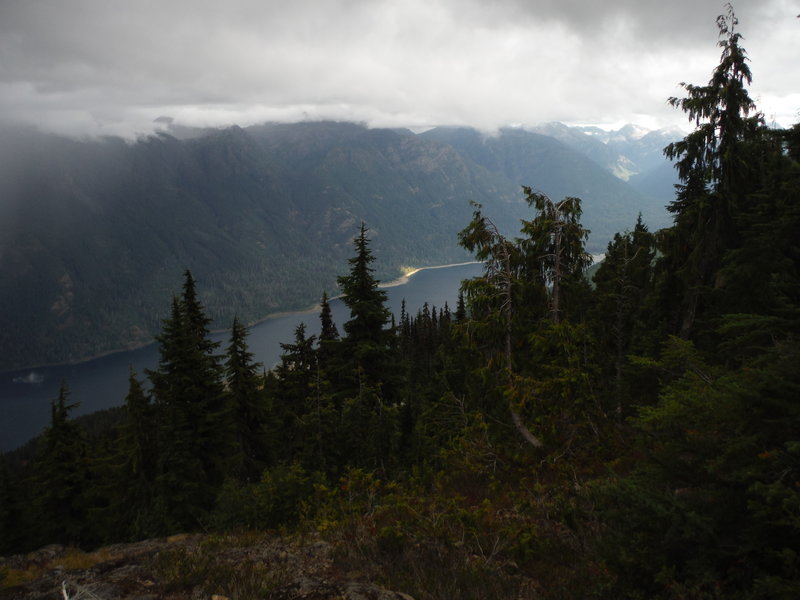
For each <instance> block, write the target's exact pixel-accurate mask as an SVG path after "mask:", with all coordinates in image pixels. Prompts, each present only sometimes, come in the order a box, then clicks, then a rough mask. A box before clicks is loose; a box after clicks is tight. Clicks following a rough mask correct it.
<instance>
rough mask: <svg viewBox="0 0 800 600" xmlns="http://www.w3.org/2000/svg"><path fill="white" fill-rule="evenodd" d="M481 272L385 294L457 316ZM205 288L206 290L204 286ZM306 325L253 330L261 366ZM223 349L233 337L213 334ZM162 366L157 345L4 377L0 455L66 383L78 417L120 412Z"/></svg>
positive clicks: (293, 319) (265, 324)
mask: <svg viewBox="0 0 800 600" xmlns="http://www.w3.org/2000/svg"><path fill="white" fill-rule="evenodd" d="M479 272H480V265H478V264H468V265H456V266H448V267H439V268H432V269H424V270H421V271H419V272H417V273H415V274H414V275H413V276H412V277H410V278H409V279H408V281H407V282H406V283H404V284H402V285H396V286H392V287H387V288H385V291H386V294H387V296H388V306H389V309H390V310H391V311H392V312H393V313H394V314H395V315H396V316H397V317H399V315H400V305H401V303H402V301H403V300H405V302H406V310H407V312H408V313H410V314H411V315H415V314H416V313H417V311H418V310H419V309H421V308H422V305H423V304H424V303H425V302H428V304H429V305H432V306H436V307H437V308H442V307H443V306H444V304H445V302H447V304H448V305H449V306H450V308H451V309H452V310H455V305H456V300H457V298H458V289H459V286H460V284H461V280H462V279H466V278H468V277H472V276H474V275H477V274H478V273H479ZM201 285H202V284H201ZM331 310H332V312H333V319H334V322H335V323H336V326H337V327H338V328H339V333H342V331H343V324H344V322H345V321H347V320H348V319H349V311H348V310H347V307H346V306H344V304H343V303H342V302H341V301H340V300H332V301H331ZM300 323H305V324H306V335H315V334H317V333H319V313H318V312H316V311H315V312H306V313H292V314H287V315H282V316H278V317H273V318H269V319H266V320H265V321H262V322H261V323H259V324H258V325H255V326H254V327H253V328H252V329H251V330H250V335H249V337H248V345H249V347H250V351H251V352H253V354H254V355H255V357H256V360H257V361H259V362H261V363H263V364H264V365H265V366H267V367H271V366H273V365H275V364H276V363H277V362H278V361H279V359H280V354H281V347H280V344H281V342H283V343H288V342H292V341H293V340H294V330H295V328H296V327H297V326H298V325H299V324H300ZM213 337H214V339H215V340H218V341H221V342H222V346H221V348H224V347H225V346H226V345H227V343H228V334H227V333H219V334H214V336H213ZM157 364H158V347H157V346H156V345H155V344H152V345H150V346H147V347H145V348H140V349H138V350H132V351H129V352H118V353H116V354H111V355H109V356H104V357H102V358H97V359H94V360H90V361H87V362H84V363H79V364H77V365H65V366H60V367H45V368H41V369H33V370H31V369H25V370H22V371H16V372H11V373H0V452H3V451H7V450H11V449H14V448H17V447H18V446H20V445H22V444H24V443H25V442H26V441H28V440H29V439H31V438H32V437H34V436H35V435H37V434H38V433H40V432H41V430H42V428H43V427H44V426H45V425H47V423H48V421H49V419H50V401H51V400H52V399H54V398H56V397H57V396H58V388H59V385H60V384H61V381H62V380H66V381H67V384H68V385H69V388H70V390H71V393H72V395H71V400H72V401H73V402H80V406H79V407H78V408H77V409H76V410H75V411H74V412H73V415H74V416H77V415H81V414H86V413H90V412H94V411H97V410H101V409H104V408H110V407H112V406H119V405H121V404H122V403H123V402H124V400H125V395H126V394H127V392H128V370H129V368H130V367H133V368H134V369H135V370H136V372H137V373H138V374H139V375H140V377H141V376H142V374H143V373H144V370H145V369H153V368H155V367H156V365H157Z"/></svg>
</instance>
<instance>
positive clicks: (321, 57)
mask: <svg viewBox="0 0 800 600" xmlns="http://www.w3.org/2000/svg"><path fill="white" fill-rule="evenodd" d="M735 10H736V14H737V16H738V17H739V20H740V26H739V29H740V30H741V32H742V33H743V35H744V36H745V41H744V43H743V45H744V47H745V48H746V49H747V50H748V53H749V55H750V58H751V60H752V69H753V72H754V76H755V78H754V82H753V86H752V88H751V92H752V94H753V95H754V97H755V98H757V100H758V101H759V108H760V109H761V110H763V111H764V112H765V114H766V115H767V117H768V118H774V119H776V120H778V121H779V122H781V123H782V124H784V125H789V124H791V123H793V122H795V121H797V120H798V110H800V94H798V91H799V90H800V85H798V84H800V72H799V71H798V69H797V68H796V66H795V65H794V63H795V61H796V57H797V56H800V19H797V18H796V15H797V13H798V6H797V4H796V2H793V1H790V0H745V1H743V2H739V3H738V5H737V6H735ZM723 11H724V6H723V5H722V3H719V4H717V2H714V1H710V0H699V1H698V0H672V1H671V2H663V1H660V0H607V1H606V2H585V1H584V0H498V1H496V2H493V3H491V4H489V3H486V2H481V1H479V0H460V1H459V0H438V1H437V0H402V1H396V0H365V1H361V0H298V1H296V2H291V3H286V2H275V1H272V0H269V1H265V0H234V1H229V2H226V3H220V2H207V1H205V0H192V1H190V0H173V1H170V2H154V1H149V0H138V1H137V2H127V1H124V0H105V1H102V0H71V1H70V2H62V1H60V0H46V1H37V2H16V1H14V0H0V115H3V117H2V118H3V119H4V120H6V121H12V122H18V123H28V124H35V125H37V126H39V127H41V128H43V129H46V130H51V131H57V132H61V133H68V134H77V135H85V134H89V135H96V134H112V135H123V136H128V137H130V136H134V135H137V134H144V133H148V132H150V131H152V130H153V129H154V128H155V127H157V126H158V125H157V124H156V123H155V122H154V121H155V119H157V118H158V117H159V116H163V115H168V116H170V117H172V118H174V119H175V121H176V122H178V123H181V124H185V125H198V126H209V125H210V126H216V125H228V124H232V123H237V124H239V125H247V124H251V123H256V122H263V121H298V120H304V119H322V118H329V119H340V120H353V121H360V122H365V123H367V124H370V125H374V126H404V127H420V128H422V127H430V126H435V125H460V124H463V125H471V126H475V127H478V128H482V129H487V130H491V129H494V128H497V127H500V126H504V125H507V124H512V123H538V122H543V121H551V120H560V121H565V122H583V123H595V124H607V125H613V124H619V123H624V122H636V123H640V124H643V125H646V126H664V125H673V124H676V123H680V124H683V123H685V122H686V121H685V118H684V117H683V116H682V115H681V114H680V113H679V112H677V111H676V110H675V109H672V108H670V107H668V106H667V105H666V98H667V97H669V96H672V95H680V92H681V91H680V88H679V87H678V83H679V82H681V81H688V82H692V83H705V82H706V81H707V80H708V78H709V76H710V73H711V70H712V69H713V68H714V66H716V64H717V61H718V58H719V49H718V48H717V47H716V41H717V28H716V24H715V18H716V16H717V14H719V13H721V12H723Z"/></svg>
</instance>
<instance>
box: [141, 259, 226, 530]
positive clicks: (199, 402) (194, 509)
mask: <svg viewBox="0 0 800 600" xmlns="http://www.w3.org/2000/svg"><path fill="white" fill-rule="evenodd" d="M209 323H210V319H209V318H208V317H207V316H206V315H205V312H204V311H203V308H202V305H201V304H200V301H199V299H198V298H197V292H196V289H195V281H194V278H193V277H192V274H191V273H190V272H189V271H188V270H187V271H186V272H185V274H184V284H183V292H182V295H181V297H180V298H173V302H172V309H171V313H170V317H169V318H168V319H166V320H165V321H164V325H163V328H162V333H161V334H160V335H159V336H157V337H156V339H157V340H158V342H159V352H160V360H159V366H158V369H157V370H155V371H148V377H149V378H150V380H151V382H152V384H153V396H154V398H155V402H156V407H157V411H158V416H159V420H160V423H159V441H158V446H159V464H158V475H157V503H158V510H159V512H160V514H161V515H162V516H163V518H164V524H163V527H164V529H166V530H171V529H174V528H181V529H184V528H192V527H196V526H197V524H198V522H199V520H200V519H201V518H202V515H203V514H204V512H205V511H206V510H208V509H209V508H210V507H211V506H212V504H213V499H214V495H215V490H216V488H217V487H218V486H219V485H220V484H221V482H222V479H223V476H224V468H223V460H222V456H223V455H224V452H221V450H222V449H223V448H224V447H225V442H226V440H227V439H228V433H229V430H228V427H227V424H228V418H227V415H226V414H225V406H224V390H223V385H222V366H221V364H220V359H221V357H220V356H219V355H217V354H215V351H216V349H217V347H218V346H219V344H218V343H217V342H213V341H211V339H210V337H209V329H208V326H209Z"/></svg>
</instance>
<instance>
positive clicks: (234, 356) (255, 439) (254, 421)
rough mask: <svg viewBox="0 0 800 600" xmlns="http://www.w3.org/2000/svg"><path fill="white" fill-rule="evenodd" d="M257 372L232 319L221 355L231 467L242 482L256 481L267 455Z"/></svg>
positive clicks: (244, 337)
mask: <svg viewBox="0 0 800 600" xmlns="http://www.w3.org/2000/svg"><path fill="white" fill-rule="evenodd" d="M260 370H261V364H260V363H257V362H255V361H254V360H253V353H252V352H250V351H249V350H248V348H247V329H246V328H245V326H244V325H243V324H242V322H241V321H239V318H238V317H234V319H233V325H232V327H231V337H230V344H229V345H228V348H227V351H226V353H225V382H226V384H227V385H226V399H227V402H228V405H229V408H228V410H229V413H230V415H231V417H232V420H233V435H234V443H233V448H232V449H231V453H232V458H231V466H232V469H233V472H234V474H235V476H236V477H237V478H238V479H240V480H242V481H244V482H255V481H258V479H259V476H260V474H261V471H262V470H263V468H264V466H265V465H266V463H267V461H268V460H269V458H270V454H271V453H270V452H269V442H270V440H268V438H267V436H268V435H269V433H270V431H269V429H270V428H269V426H268V423H267V419H268V415H267V412H266V409H267V407H266V395H265V393H264V391H263V388H262V380H261V377H260V375H259V371H260ZM273 433H274V432H273Z"/></svg>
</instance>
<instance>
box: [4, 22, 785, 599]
mask: <svg viewBox="0 0 800 600" xmlns="http://www.w3.org/2000/svg"><path fill="white" fill-rule="evenodd" d="M718 24H719V28H720V48H721V60H720V63H719V65H718V66H717V67H716V68H715V69H714V70H713V73H712V76H711V79H710V80H709V82H708V83H707V84H705V85H692V84H685V85H684V91H685V96H684V97H681V98H672V99H670V102H671V104H673V105H674V106H675V107H676V108H677V109H679V110H682V111H684V112H685V113H686V115H687V117H688V118H689V119H690V121H691V122H693V123H694V124H695V129H694V131H693V132H692V133H690V134H688V135H687V136H686V137H685V138H684V139H683V140H681V141H678V142H675V143H673V144H670V145H669V146H668V147H667V148H666V149H665V152H666V154H667V155H668V156H669V157H670V158H672V159H673V160H674V161H675V165H676V168H677V170H678V173H679V176H680V181H681V183H680V185H679V186H678V187H677V191H676V196H675V199H674V201H673V202H672V203H671V204H670V205H669V210H670V212H671V214H672V215H673V224H672V225H671V226H670V227H667V228H665V229H662V230H659V231H650V230H649V229H648V227H647V226H646V225H645V224H644V222H643V221H642V219H639V220H635V219H632V222H631V224H630V229H629V230H626V231H624V232H620V233H618V234H617V235H615V236H614V238H613V240H612V241H611V242H610V243H609V244H608V248H607V251H606V255H605V260H604V261H603V262H602V264H601V265H600V267H599V269H597V270H596V271H595V272H594V274H593V276H592V279H591V280H590V279H589V278H588V277H587V275H586V273H587V266H588V264H589V262H590V261H589V256H588V255H587V252H586V248H585V243H586V239H587V235H588V231H587V229H586V228H585V227H584V226H583V225H582V223H581V214H582V207H581V201H580V199H578V198H575V197H565V198H563V199H561V200H557V199H554V198H551V197H549V196H548V195H546V194H544V193H542V192H540V191H538V190H537V189H536V188H534V187H524V188H523V190H522V192H523V195H524V199H525V200H526V202H527V205H528V207H529V216H528V218H526V219H523V220H522V222H521V224H520V228H519V234H518V236H516V237H513V238H512V237H508V236H506V235H505V234H504V233H503V232H502V231H501V230H500V229H499V228H498V227H496V226H495V222H494V221H493V219H492V215H491V214H488V211H486V210H485V209H484V207H482V206H480V205H477V204H476V205H474V206H473V209H474V212H473V215H472V220H471V221H470V222H469V223H465V227H464V228H463V230H462V231H461V233H460V234H459V242H460V243H461V245H462V246H463V247H464V248H465V249H466V250H468V251H469V252H471V253H472V254H473V255H474V256H475V257H476V259H477V260H480V261H482V262H483V264H484V266H485V269H484V272H483V275H482V276H480V277H477V278H474V279H472V280H468V281H465V282H464V283H463V286H462V294H461V296H460V299H459V302H458V305H457V306H455V307H448V306H443V307H433V306H430V307H429V306H425V307H424V308H423V309H422V310H420V311H419V312H418V313H417V314H414V315H412V314H407V313H406V312H405V311H403V312H402V313H401V314H400V315H391V314H390V313H389V312H388V310H387V309H386V307H385V304H384V300H385V298H384V295H383V292H382V291H381V290H380V289H379V288H378V281H377V280H376V278H375V274H374V271H373V268H372V266H371V265H372V263H373V261H374V259H375V256H374V254H373V249H372V247H371V246H370V242H371V239H370V235H369V229H368V228H367V227H366V226H365V225H362V227H361V230H360V233H359V235H358V236H357V237H356V238H355V241H354V248H353V254H352V257H351V258H350V260H349V268H348V270H347V272H346V274H344V275H341V276H340V277H339V285H340V288H341V290H342V292H343V299H344V302H345V303H346V305H347V307H348V308H349V309H350V319H349V320H348V321H347V322H345V323H333V322H332V320H331V317H330V312H329V310H328V306H327V298H323V299H322V311H321V313H320V319H321V325H322V327H321V332H320V334H319V336H308V335H307V334H306V331H305V328H304V327H303V326H300V327H298V328H297V330H296V332H295V338H294V339H293V340H290V341H287V342H286V343H285V344H283V346H282V347H283V350H284V352H283V356H282V360H281V363H280V365H279V366H278V367H276V368H275V369H274V370H272V371H269V372H264V370H263V368H262V367H261V366H260V365H258V364H256V363H255V362H254V359H253V356H252V354H251V353H249V352H248V348H247V331H246V328H245V327H244V326H243V325H242V324H241V323H240V322H239V321H238V320H234V322H233V327H232V331H231V335H230V341H229V343H228V345H227V346H226V347H224V348H220V347H217V346H216V345H215V344H214V343H212V342H210V341H209V337H208V333H209V318H208V316H207V315H206V312H205V309H204V307H203V305H202V303H201V302H200V300H199V294H198V287H199V286H200V285H202V281H198V282H196V281H195V279H194V277H193V275H192V273H191V272H189V271H187V272H186V273H185V275H184V281H183V287H182V291H181V293H180V294H179V295H178V296H176V297H175V298H173V299H172V303H171V306H170V311H169V316H168V317H167V318H166V319H165V320H164V321H163V325H162V329H161V333H160V335H159V336H158V338H157V339H158V342H159V344H160V362H159V365H158V367H157V368H156V369H154V370H153V371H151V372H147V373H141V374H139V373H131V376H130V390H129V392H128V396H127V398H126V401H125V407H124V411H123V416H122V418H121V419H120V422H119V424H118V425H117V426H116V427H114V428H113V429H111V430H108V431H105V432H100V433H98V432H94V433H93V434H92V435H91V436H90V435H88V434H87V433H86V432H84V431H82V430H81V429H80V428H79V427H78V426H77V425H76V423H75V422H74V421H73V420H72V419H71V418H70V410H71V408H72V407H73V406H74V402H75V401H79V400H80V399H74V400H73V399H72V398H71V397H70V395H69V389H68V385H67V384H66V383H65V384H64V385H63V386H62V388H61V391H60V393H59V396H58V398H57V399H56V400H54V401H53V404H52V421H51V424H50V426H49V428H48V429H47V430H46V432H45V433H44V434H43V436H42V437H41V440H40V442H39V446H38V449H37V452H36V455H35V457H33V458H31V459H30V460H25V461H23V460H22V459H21V458H20V457H19V455H9V456H8V457H6V459H5V461H4V462H3V464H2V466H1V467H0V469H1V470H0V511H1V512H0V528H2V529H0V532H1V534H0V552H1V553H5V554H10V553H15V552H21V551H25V550H28V549H32V548H35V547H37V546H40V545H43V544H47V543H53V542H59V543H65V544H75V545H79V546H81V547H85V548H93V547H98V546H100V545H102V544H105V543H109V542H112V541H121V540H136V539H143V538H147V537H154V536H162V535H167V534H171V533H174V532H179V531H198V530H203V531H241V530H251V529H252V530H278V531H281V532H284V533H291V532H302V531H314V532H317V533H318V534H321V535H324V536H328V537H329V538H330V539H332V540H339V541H340V542H341V546H340V547H341V553H342V557H341V559H342V560H349V561H350V562H351V563H352V564H360V566H359V568H360V569H363V570H365V571H368V572H369V573H370V574H371V576H373V577H375V578H377V579H380V580H381V581H382V582H383V583H384V584H386V585H388V586H391V587H392V589H399V590H403V591H405V592H407V593H409V594H411V595H413V597H414V598H417V599H418V600H420V599H426V598H437V599H438V598H441V599H445V598H448V599H451V598H548V599H550V598H553V599H554V598H634V599H635V598H642V599H644V598H650V599H655V598H662V599H676V600H677V599H685V598H695V599H700V598H726V599H731V598H748V599H749V598H771V599H775V598H786V599H789V598H797V597H798V596H800V555H799V554H798V553H800V404H798V399H800V368H798V365H800V342H799V341H798V334H800V272H798V265H800V125H795V126H794V127H792V128H790V129H774V128H768V127H767V126H766V125H765V122H764V119H763V116H762V115H761V114H760V113H759V112H758V111H757V108H756V106H755V105H754V102H753V101H752V99H751V98H750V96H749V94H748V91H747V86H748V84H749V83H750V79H751V74H750V70H749V67H748V63H747V58H746V53H745V51H744V49H743V48H742V45H741V42H742V38H741V36H740V34H739V33H738V31H737V30H736V25H737V23H736V19H735V17H734V15H733V14H732V12H729V13H727V14H725V15H722V16H721V17H720V18H719V21H718ZM534 183H535V182H534ZM359 561H360V562H359ZM0 576H2V575H0Z"/></svg>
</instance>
